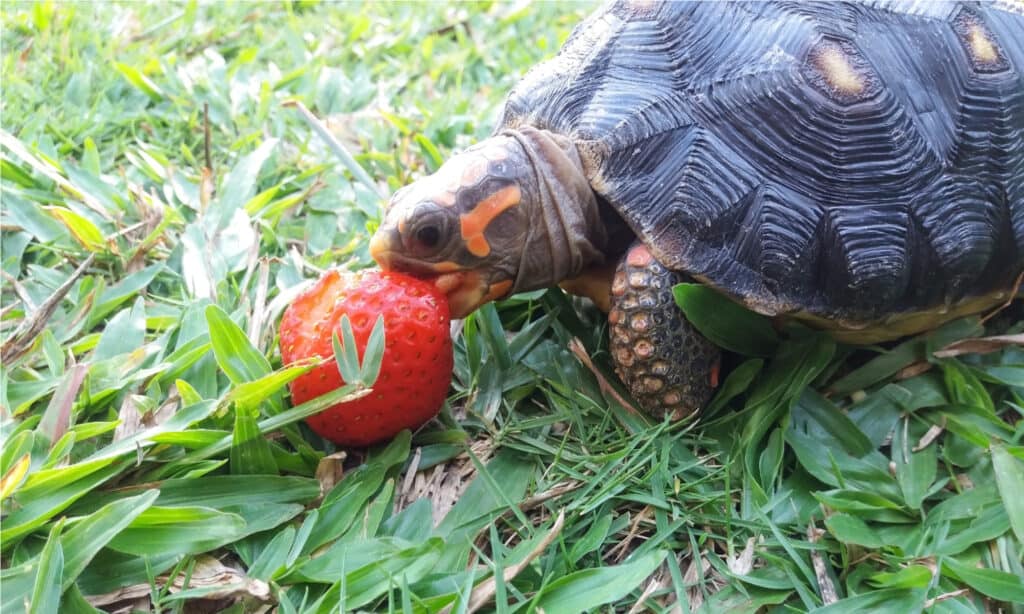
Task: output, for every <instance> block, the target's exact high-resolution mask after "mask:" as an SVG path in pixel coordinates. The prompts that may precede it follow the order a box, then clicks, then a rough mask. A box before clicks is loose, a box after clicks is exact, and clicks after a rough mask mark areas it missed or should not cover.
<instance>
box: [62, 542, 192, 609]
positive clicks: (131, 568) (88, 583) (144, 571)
mask: <svg viewBox="0 0 1024 614" xmlns="http://www.w3.org/2000/svg"><path fill="white" fill-rule="evenodd" d="M182 558H183V557H182V555H179V554H172V555H168V556H162V557H146V558H140V557H137V556H134V555H131V554H124V553H122V552H117V551H116V550H111V549H109V548H104V549H103V550H101V551H100V552H99V553H98V554H97V555H96V557H95V558H94V559H93V561H92V564H91V565H89V566H88V567H87V568H86V569H85V571H83V572H82V575H80V576H79V577H78V582H77V583H76V586H78V587H79V588H80V589H81V591H82V592H83V593H85V594H86V595H102V594H104V593H109V592H112V591H116V590H118V589H119V588H122V587H125V586H131V585H133V584H149V583H150V581H151V580H152V578H153V576H155V575H158V574H162V573H164V572H166V571H168V570H170V569H171V568H172V567H174V566H175V564H177V563H178V562H179V561H181V559H182ZM61 614H63V613H61Z"/></svg>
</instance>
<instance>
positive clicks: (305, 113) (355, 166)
mask: <svg viewBox="0 0 1024 614" xmlns="http://www.w3.org/2000/svg"><path fill="white" fill-rule="evenodd" d="M284 106H286V107H294V108H295V109H297V110H298V111H299V114H300V115H301V116H302V119H303V120H305V122H306V123H307V124H308V125H309V127H310V128H312V129H313V131H314V132H316V134H317V136H319V137H320V138H321V139H323V141H324V142H325V143H326V144H327V146H328V147H330V148H331V151H333V152H334V154H335V155H336V156H338V159H340V160H341V163H342V164H343V165H344V166H345V168H346V169H348V171H349V172H350V173H352V176H353V177H355V178H356V180H358V181H359V183H362V184H363V185H364V186H366V187H367V188H369V189H370V190H371V191H372V192H373V193H374V194H376V195H377V196H378V197H380V199H381V200H387V199H388V196H389V195H388V194H387V193H386V192H384V190H382V189H381V188H380V186H378V185H377V184H376V183H374V181H373V179H371V178H370V176H369V175H368V174H367V173H366V170H365V169H364V168H363V167H362V166H359V163H358V162H356V159H355V158H353V157H352V154H350V153H349V151H348V150H347V149H345V146H344V145H342V144H341V143H340V142H339V141H338V139H336V138H334V135H333V134H331V131H330V130H328V129H327V126H324V124H323V122H321V121H320V120H319V119H317V117H316V116H315V115H313V113H312V112H311V111H310V110H309V109H307V108H306V105H304V104H302V103H301V102H299V101H298V100H289V101H287V102H285V103H284Z"/></svg>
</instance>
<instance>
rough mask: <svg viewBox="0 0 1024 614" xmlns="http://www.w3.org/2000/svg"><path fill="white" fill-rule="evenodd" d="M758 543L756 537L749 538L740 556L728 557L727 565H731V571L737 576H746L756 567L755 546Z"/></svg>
mask: <svg viewBox="0 0 1024 614" xmlns="http://www.w3.org/2000/svg"><path fill="white" fill-rule="evenodd" d="M756 544H757V538H756V537H749V538H747V543H746V545H745V546H744V547H743V552H741V553H740V555H739V556H733V555H731V554H730V555H729V556H728V557H727V558H726V561H725V562H726V565H728V566H729V571H731V572H733V573H734V574H736V575H737V576H745V575H747V574H748V573H750V572H751V571H753V569H754V546H755V545H756Z"/></svg>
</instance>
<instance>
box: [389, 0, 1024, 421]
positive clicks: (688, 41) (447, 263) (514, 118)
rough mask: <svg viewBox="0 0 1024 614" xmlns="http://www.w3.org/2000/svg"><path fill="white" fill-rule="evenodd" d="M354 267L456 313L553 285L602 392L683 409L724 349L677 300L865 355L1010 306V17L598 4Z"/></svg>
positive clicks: (401, 195)
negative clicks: (605, 345) (578, 310)
mask: <svg viewBox="0 0 1024 614" xmlns="http://www.w3.org/2000/svg"><path fill="white" fill-rule="evenodd" d="M370 251H371V254H372V256H373V257H374V259H375V260H376V261H377V262H378V263H379V264H380V266H381V267H383V268H384V269H397V270H403V271H406V272H410V273H413V274H417V275H421V276H428V277H431V278H433V280H434V281H435V283H436V284H437V285H438V287H440V288H441V289H442V290H444V291H445V292H446V293H447V296H448V299H449V303H450V305H451V308H452V313H453V316H455V317H464V316H465V315H467V314H468V313H470V312H472V311H473V310H474V309H476V308H477V307H479V306H480V305H482V304H484V303H486V302H487V301H491V300H494V299H498V298H501V297H504V296H507V295H509V294H511V293H516V292H522V291H527V290H533V289H538V288H544V287H549V286H554V285H556V284H561V285H562V286H563V287H564V288H566V289H568V290H570V291H572V292H575V293H578V294H583V295H586V296H589V297H590V298H592V299H593V300H594V302H595V303H596V304H597V305H598V306H600V307H601V308H602V309H604V310H605V311H607V312H608V322H609V325H610V326H609V331H610V344H609V350H610V354H611V359H612V362H613V363H614V365H615V369H616V372H617V374H618V375H619V377H620V378H621V379H622V380H623V382H624V383H625V384H626V385H627V387H628V388H629V390H630V392H631V393H632V395H633V396H634V398H635V399H636V400H637V401H639V402H640V404H641V406H642V407H643V408H644V409H645V410H646V411H649V412H651V413H652V414H654V415H665V414H668V415H670V416H673V417H680V416H683V415H687V414H690V413H692V412H694V411H696V410H698V409H699V408H700V407H701V406H702V405H703V404H705V403H706V401H707V400H708V399H709V398H710V395H711V394H712V392H713V388H714V386H715V385H716V381H717V376H718V368H719V367H718V365H719V360H720V353H721V352H720V350H719V348H717V347H715V346H714V345H713V344H712V343H711V342H710V341H708V340H707V339H705V338H704V337H703V336H701V335H700V333H699V332H697V331H696V329H695V328H694V327H693V326H692V325H691V324H689V323H688V322H687V321H686V320H685V319H684V318H683V317H682V314H681V312H680V310H679V308H678V307H677V306H676V304H675V302H674V300H673V295H672V290H671V289H672V287H673V285H675V284H677V283H679V282H682V281H696V282H697V283H701V284H706V285H707V286H710V287H712V288H714V289H716V290H717V291H720V292H721V293H722V294H724V295H725V296H727V297H729V298H730V299H732V300H733V301H735V302H737V303H739V304H741V305H743V306H745V307H746V308H748V309H750V310H753V311H755V312H757V313H760V314H764V315H766V316H770V317H773V318H795V319H798V320H801V321H804V322H809V323H810V324H811V325H813V326H816V327H819V328H823V329H827V330H831V331H833V333H834V334H835V335H836V337H837V338H839V339H840V340H842V341H845V342H849V343H862V344H864V343H876V342H881V341H884V340H890V339H894V338H898V337H901V336H905V335H909V334H912V333H917V332H920V331H924V330H928V329H930V328H934V327H935V326H937V325H939V324H941V323H943V322H945V321H948V320H950V319H953V318H956V317H960V316H964V315H967V314H971V313H977V312H980V311H983V310H985V309H988V308H990V307H993V306H995V305H997V304H999V303H1002V302H1005V301H1006V300H1007V299H1008V297H1010V296H1011V295H1012V293H1014V292H1015V287H1014V283H1015V280H1017V279H1018V276H1019V275H1020V274H1021V272H1022V270H1024V15H1022V14H1021V12H1020V6H1019V5H1018V6H1017V8H1016V9H1014V8H1013V7H1012V5H1007V6H1005V7H999V6H996V5H992V4H984V5H974V4H963V3H946V2H906V3H904V2H879V3H842V4H837V3H825V2H822V3H803V2H752V3H720V2H695V3H677V2H665V3H660V2H645V1H633V2H628V1H627V2H612V3H611V4H609V5H607V6H605V7H603V8H602V9H600V10H598V11H597V12H596V13H595V14H593V15H591V16H590V17H589V18H587V19H586V20H585V21H583V22H582V23H581V24H579V25H578V26H577V27H576V28H575V29H574V30H573V32H572V34H571V35H570V37H569V39H568V40H567V42H566V43H565V45H564V46H563V47H562V49H561V50H560V51H559V53H558V54H557V56H556V57H554V58H553V59H550V60H548V61H546V62H544V63H542V64H540V65H538V66H536V67H535V68H533V69H532V70H530V71H529V72H528V73H527V75H526V76H525V77H524V78H523V80H522V81H521V82H520V83H519V84H518V85H517V86H516V87H514V88H513V90H512V91H511V93H510V94H509V96H508V99H507V101H506V103H505V107H504V112H503V113H502V115H501V119H500V122H499V123H498V126H497V128H496V130H495V132H494V134H493V136H491V137H490V138H487V139H485V140H483V141H481V142H479V143H478V144H476V145H474V146H472V147H470V148H468V149H466V150H465V151H464V152H462V153H459V154H457V155H455V156H454V157H452V158H451V159H450V160H448V161H447V162H445V164H444V165H443V166H442V167H441V168H440V169H439V170H438V171H437V172H436V173H435V174H433V175H431V176H427V177H424V178H422V179H419V180H417V181H415V182H413V183H411V184H410V185H408V186H406V187H404V188H402V189H400V190H398V191H397V192H396V193H395V194H394V196H393V197H392V199H391V201H390V203H389V206H388V208H387V210H386V213H385V216H384V219H383V221H382V223H381V225H380V227H379V229H378V230H377V232H376V233H375V235H374V236H373V238H372V240H371V244H370Z"/></svg>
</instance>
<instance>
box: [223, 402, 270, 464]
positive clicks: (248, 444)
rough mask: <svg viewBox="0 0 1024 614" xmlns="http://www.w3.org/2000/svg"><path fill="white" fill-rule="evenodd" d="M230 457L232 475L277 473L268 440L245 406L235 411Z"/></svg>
mask: <svg viewBox="0 0 1024 614" xmlns="http://www.w3.org/2000/svg"><path fill="white" fill-rule="evenodd" d="M230 459H231V462H230V467H231V473H232V474H233V475H277V463H276V462H275V461H274V454H273V452H271V450H270V442H268V441H267V439H266V438H265V437H264V436H263V434H262V433H260V428H259V425H258V424H257V423H256V418H255V417H253V415H252V414H251V413H250V410H248V409H245V408H238V409H237V410H236V411H235V430H234V432H233V433H232V443H231V452H230Z"/></svg>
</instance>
